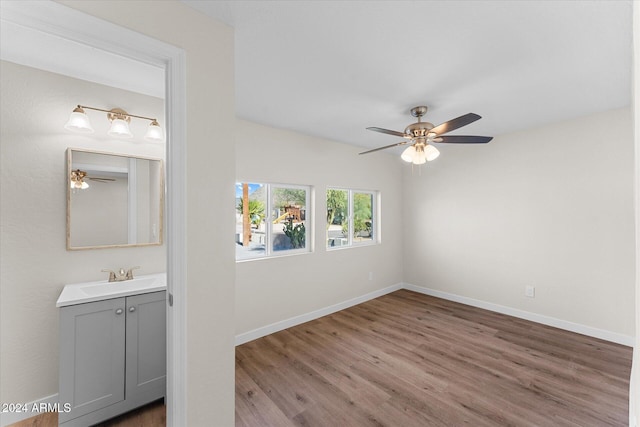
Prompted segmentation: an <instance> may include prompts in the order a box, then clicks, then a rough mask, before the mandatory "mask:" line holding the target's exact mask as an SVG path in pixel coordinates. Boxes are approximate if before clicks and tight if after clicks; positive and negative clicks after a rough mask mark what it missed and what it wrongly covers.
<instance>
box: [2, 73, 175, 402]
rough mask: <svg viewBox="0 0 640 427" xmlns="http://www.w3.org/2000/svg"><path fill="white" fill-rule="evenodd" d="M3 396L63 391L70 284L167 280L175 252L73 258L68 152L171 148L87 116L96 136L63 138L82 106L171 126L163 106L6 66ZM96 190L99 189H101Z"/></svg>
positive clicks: (160, 153)
mask: <svg viewBox="0 0 640 427" xmlns="http://www.w3.org/2000/svg"><path fill="white" fill-rule="evenodd" d="M0 90H1V92H0V117H1V119H2V120H1V122H2V126H1V134H0V173H1V176H2V179H1V180H0V230H1V233H2V239H1V240H0V253H1V254H2V257H1V258H0V316H1V317H0V328H1V329H0V335H1V336H2V346H1V349H0V372H1V374H2V380H1V381H0V396H1V399H0V400H1V401H2V402H30V401H33V400H36V399H41V398H43V397H47V396H50V395H53V394H55V393H57V392H58V309H57V308H56V307H55V303H56V299H57V298H58V295H59V294H60V291H61V290H62V288H63V286H64V285H65V284H68V283H76V282H84V281H92V280H101V279H106V278H107V275H106V273H102V272H100V270H101V269H104V268H108V269H117V268H120V267H124V268H127V267H131V266H133V265H136V266H137V265H139V266H141V269H140V270H137V271H136V273H137V274H150V273H157V272H162V271H165V263H166V256H165V253H166V248H165V245H162V246H152V247H143V248H119V249H94V250H81V251H67V250H66V192H67V186H68V177H67V172H66V171H67V169H66V168H67V165H66V162H67V157H66V150H67V147H73V148H82V149H91V150H97V151H105V152H114V153H122V154H133V155H144V156H151V157H156V158H164V150H165V147H164V144H158V143H148V142H146V141H144V140H143V139H142V136H143V135H144V132H145V130H146V126H147V123H148V122H146V121H141V120H136V119H133V120H132V122H131V130H132V132H133V134H134V135H135V136H136V137H135V138H134V139H132V140H120V139H113V138H110V137H108V136H107V135H106V131H107V130H108V124H109V122H108V120H107V118H106V113H101V112H94V111H87V115H88V116H89V118H90V119H91V122H92V124H93V127H94V129H95V133H94V134H90V135H84V134H75V133H71V132H69V131H66V130H65V129H64V127H63V126H64V124H65V123H66V121H67V120H68V118H69V114H70V113H71V111H72V110H73V108H74V107H75V106H76V105H77V104H84V105H90V106H95V107H99V108H106V109H110V108H113V107H120V108H123V109H125V110H126V111H129V112H131V113H132V114H139V115H143V116H155V117H158V119H159V120H160V121H161V122H164V121H163V120H162V119H163V114H164V113H163V109H164V102H163V100H162V99H158V98H153V97H149V96H145V95H139V94H136V93H132V92H128V91H124V90H119V89H114V88H111V87H106V86H102V85H98V84H95V83H89V82H85V81H81V80H76V79H72V78H69V77H66V76H62V75H59V74H54V73H50V72H46V71H41V70H37V69H34V68H29V67H25V66H21V65H17V64H13V63H10V62H5V61H2V62H0ZM95 185H97V184H95Z"/></svg>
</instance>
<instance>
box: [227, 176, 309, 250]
mask: <svg viewBox="0 0 640 427" xmlns="http://www.w3.org/2000/svg"><path fill="white" fill-rule="evenodd" d="M244 183H247V184H261V185H262V186H263V187H265V195H266V206H265V217H264V221H265V224H271V226H269V227H265V236H264V240H265V248H264V255H260V256H254V257H249V258H243V259H238V258H237V256H236V258H235V260H236V262H237V263H238V262H246V261H255V260H263V259H268V258H280V257H286V256H290V255H300V254H308V253H311V252H313V232H312V231H313V205H312V203H313V196H312V195H313V187H312V186H311V185H302V184H281V183H273V182H265V181H260V180H236V182H235V184H234V185H238V184H244ZM274 188H285V189H292V190H305V192H306V195H305V219H304V225H305V246H304V248H297V249H284V250H274V249H273V241H272V238H273V234H274V233H273V224H272V223H271V221H273V219H274V217H273V215H272V211H273V209H274V206H273V197H272V196H273V189H274ZM236 244H237V243H236Z"/></svg>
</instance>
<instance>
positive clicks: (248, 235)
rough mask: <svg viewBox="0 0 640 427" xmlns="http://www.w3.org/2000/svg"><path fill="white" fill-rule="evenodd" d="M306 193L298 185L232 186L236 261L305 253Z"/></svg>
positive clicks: (308, 245) (308, 249) (307, 188)
mask: <svg viewBox="0 0 640 427" xmlns="http://www.w3.org/2000/svg"><path fill="white" fill-rule="evenodd" d="M310 193H311V191H310V187H305V186H299V185H276V184H260V183H250V182H239V183H236V261H241V260H246V259H254V258H264V257H269V256H277V255H285V254H292V253H301V252H309V251H310V247H311V245H310V243H309V239H308V234H307V229H308V227H309V224H310V222H309V213H310V210H308V207H309V206H310V204H309V195H310ZM245 205H246V208H245Z"/></svg>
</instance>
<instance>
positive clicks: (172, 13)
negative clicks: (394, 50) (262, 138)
mask: <svg viewBox="0 0 640 427" xmlns="http://www.w3.org/2000/svg"><path fill="white" fill-rule="evenodd" d="M60 3H62V4H65V5H67V6H70V7H73V8H74V9H77V10H80V11H84V12H86V13H89V14H91V15H93V16H97V17H99V18H102V19H105V20H107V21H110V22H113V23H115V24H117V25H121V26H124V27H127V28H129V29H132V30H134V31H137V32H139V33H142V34H145V35H148V36H150V37H153V38H155V39H157V40H161V41H164V42H166V43H169V44H172V45H174V46H177V47H179V48H182V49H184V51H185V53H186V74H187V94H186V102H187V129H188V135H187V140H186V141H180V143H181V144H184V145H185V146H186V152H187V183H188V184H193V183H201V182H206V183H207V186H206V187H203V186H201V185H191V186H189V187H188V193H187V197H186V199H187V206H186V210H187V222H188V225H187V236H186V240H187V253H188V261H187V265H186V266H185V270H186V274H187V276H188V279H187V283H183V284H176V286H184V287H185V288H186V296H187V302H186V304H187V330H188V336H187V349H186V354H187V361H186V362H187V378H186V379H184V381H185V383H186V387H187V396H186V399H185V400H186V401H187V402H188V408H187V417H188V423H189V425H193V426H198V425H212V424H216V425H221V426H228V425H233V423H234V328H233V323H232V322H231V321H230V319H233V310H234V307H233V303H232V301H233V299H234V287H233V286H234V280H235V265H234V253H233V250H232V248H231V247H230V246H229V245H228V244H227V242H228V241H232V240H233V238H234V233H233V226H234V217H233V215H231V214H229V213H225V212H224V210H221V209H220V206H227V205H230V206H233V203H234V191H233V184H234V165H233V161H229V159H233V158H234V145H233V141H234V132H233V121H234V108H233V103H234V100H233V99H234V98H233V96H234V79H233V62H234V58H233V31H232V29H231V28H230V27H228V26H226V25H223V24H220V23H218V22H217V21H214V20H212V19H210V18H208V17H206V16H204V15H203V14H200V13H198V12H196V11H194V10H193V9H191V8H189V7H187V6H185V5H183V4H181V3H180V2H177V1H162V2H158V1H156V2H150V1H104V0H98V1H90V2H88V1H83V0H81V1H77V0H75V1H74V0H71V1H61V2H60ZM69 24H71V23H69ZM114 43H126V40H124V39H123V40H114ZM168 160H169V161H170V160H171V159H168ZM83 279H84V278H83ZM3 344H4V343H3ZM3 363H4V361H3ZM13 365H14V364H11V365H8V366H7V369H11V368H13Z"/></svg>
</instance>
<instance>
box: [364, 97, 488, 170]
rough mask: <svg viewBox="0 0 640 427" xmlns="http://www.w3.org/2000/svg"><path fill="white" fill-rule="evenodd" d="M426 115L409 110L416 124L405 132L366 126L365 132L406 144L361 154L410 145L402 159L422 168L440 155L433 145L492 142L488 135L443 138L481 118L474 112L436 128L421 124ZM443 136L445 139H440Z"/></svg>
mask: <svg viewBox="0 0 640 427" xmlns="http://www.w3.org/2000/svg"><path fill="white" fill-rule="evenodd" d="M426 113H427V107H425V106H418V107H414V108H412V109H411V115H412V116H413V117H417V118H418V121H417V122H416V123H413V124H410V125H409V126H407V127H406V128H405V129H404V132H398V131H395V130H389V129H383V128H378V127H368V128H367V130H371V131H374V132H380V133H386V134H388V135H394V136H399V137H401V138H405V140H406V141H400V142H397V143H395V144H391V145H385V146H384V147H379V148H374V149H373V150H368V151H363V152H362V153H360V154H368V153H373V152H375V151H380V150H384V149H387V148H391V147H397V146H400V145H406V144H411V145H410V146H409V147H407V149H405V150H404V151H403V152H402V155H401V158H402V160H404V161H405V162H410V163H413V164H414V165H421V164H423V163H425V162H428V161H431V160H434V159H435V158H436V157H438V156H439V155H440V151H438V149H437V148H436V147H434V146H433V143H443V144H486V143H487V142H489V141H491V140H492V139H493V137H491V136H466V135H444V134H445V133H448V132H451V131H453V130H456V129H458V128H461V127H462V126H466V125H468V124H470V123H473V122H475V121H476V120H479V119H481V117H480V116H479V115H477V114H474V113H468V114H465V115H463V116H460V117H457V118H455V119H453V120H449V121H448V122H444V123H442V124H440V125H438V126H433V124H431V123H429V122H423V121H422V116H424V115H425V114H426ZM443 135H444V136H443Z"/></svg>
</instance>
